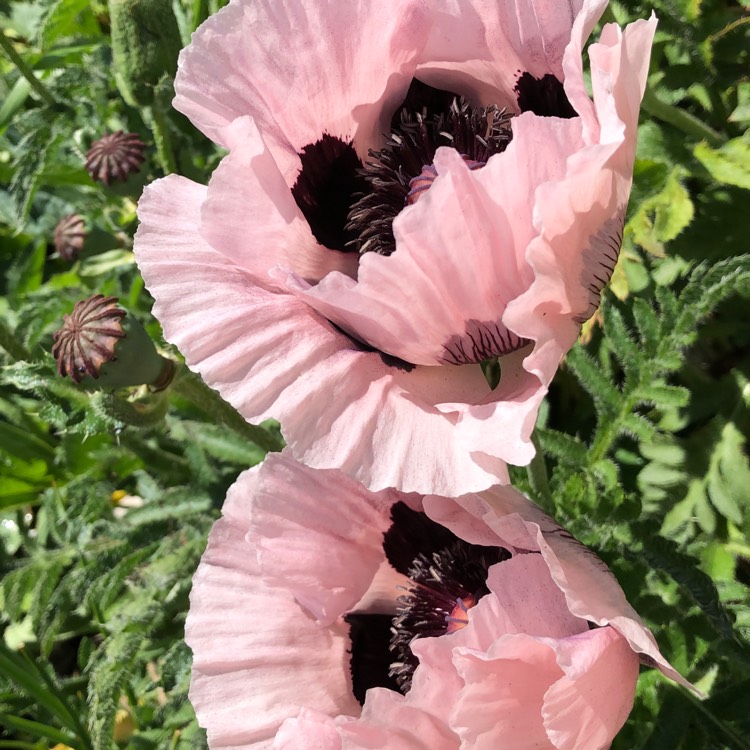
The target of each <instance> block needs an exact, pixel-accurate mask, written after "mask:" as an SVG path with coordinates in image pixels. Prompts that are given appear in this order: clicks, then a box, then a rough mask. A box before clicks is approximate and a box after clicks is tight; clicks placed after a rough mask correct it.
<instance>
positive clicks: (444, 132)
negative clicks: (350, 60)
mask: <svg viewBox="0 0 750 750" xmlns="http://www.w3.org/2000/svg"><path fill="white" fill-rule="evenodd" d="M510 117H511V116H510V114H509V113H507V112H505V111H504V110H500V109H498V108H497V107H495V106H494V105H493V106H490V107H478V108H473V107H471V106H470V105H469V104H468V103H467V102H466V101H465V100H464V99H463V98H461V99H459V98H454V99H453V100H452V103H451V104H450V106H449V108H448V110H447V111H444V112H440V113H434V112H433V113H430V112H428V111H427V109H426V108H424V109H423V110H422V112H421V113H416V114H415V113H414V112H412V111H411V110H410V109H409V108H407V107H404V108H403V109H402V110H401V112H400V114H399V116H398V118H395V117H394V120H396V121H397V122H396V124H395V126H394V127H393V129H392V132H391V134H390V135H389V136H388V138H387V139H386V144H385V146H384V147H383V148H382V149H381V150H380V151H370V157H371V160H370V161H368V162H367V163H366V164H365V166H364V167H363V168H362V169H361V170H360V172H359V174H360V176H361V177H362V178H363V179H364V180H365V181H366V182H367V184H368V186H369V188H370V189H369V191H367V192H365V193H364V194H363V195H362V196H361V197H360V198H359V199H358V200H357V201H356V202H355V203H354V204H353V205H352V207H351V208H350V210H349V215H348V223H347V225H346V230H347V233H349V234H350V235H351V236H353V237H354V238H355V239H353V240H351V241H350V243H349V244H350V245H351V246H352V247H353V249H356V250H357V251H358V252H360V253H366V252H376V253H380V254H381V255H390V254H391V253H392V252H393V251H394V250H395V249H396V241H395V239H394V236H393V226H392V225H393V220H394V219H395V218H396V216H397V215H398V213H399V212H400V211H401V210H403V208H404V206H405V205H406V198H407V196H408V194H409V183H410V182H411V180H413V179H414V178H415V177H418V176H419V175H420V174H421V172H422V169H423V167H425V166H429V165H430V164H432V162H433V159H434V157H435V152H436V151H437V149H438V148H440V147H441V146H452V147H453V148H455V149H456V150H457V151H458V152H459V153H460V154H461V155H462V156H464V157H466V158H467V159H470V160H471V161H475V162H480V163H485V162H486V161H487V160H488V159H489V158H490V156H492V155H493V154H497V153H500V152H501V151H503V150H504V149H505V148H506V146H507V145H508V143H509V142H510V138H511V130H510Z"/></svg>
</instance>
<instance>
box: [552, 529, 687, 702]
mask: <svg viewBox="0 0 750 750" xmlns="http://www.w3.org/2000/svg"><path fill="white" fill-rule="evenodd" d="M537 541H538V543H539V548H540V550H541V552H542V555H544V558H545V560H546V561H547V564H548V565H549V568H550V573H551V574H552V577H553V578H554V579H555V581H556V583H557V585H558V586H559V587H560V588H561V589H562V591H563V593H564V594H565V598H566V600H567V602H568V607H569V608H570V611H571V612H572V613H573V614H575V615H577V616H578V617H581V618H583V619H585V620H589V621H590V622H594V623H596V624H597V625H602V626H603V625H611V626H612V627H613V628H614V629H615V630H616V631H617V632H618V633H620V634H621V635H622V636H624V638H625V639H626V640H627V642H628V643H629V644H630V648H631V649H632V650H633V651H635V652H637V653H639V654H645V655H646V656H647V657H649V659H650V660H651V662H652V663H653V664H654V665H656V666H657V667H658V668H659V670H660V671H661V672H663V673H664V674H665V675H666V676H667V677H669V678H670V679H672V680H674V681H675V682H677V683H679V684H680V685H682V686H683V687H687V688H692V686H691V685H690V683H689V682H687V680H685V678H684V677H682V675H680V674H679V673H678V672H676V671H675V669H674V668H673V667H672V666H671V665H670V663H669V662H668V661H667V660H666V659H665V658H664V657H663V656H662V655H661V652H660V651H659V646H658V645H657V643H656V640H655V639H654V636H653V635H652V634H651V631H650V630H649V629H648V628H647V627H646V625H645V624H644V623H643V620H642V619H641V618H640V616H639V615H638V613H637V612H636V611H635V610H634V609H633V607H631V606H630V603H629V602H628V600H627V599H626V598H625V593H624V592H623V590H622V589H621V588H620V585H619V584H618V583H617V579H616V578H615V577H614V575H613V574H612V571H611V570H610V569H609V568H608V567H607V566H606V565H605V564H604V563H603V562H602V561H601V560H600V559H599V558H598V557H597V556H596V555H595V554H593V553H592V552H591V550H589V549H588V548H587V547H584V546H583V545H582V544H581V543H580V542H578V541H577V540H575V539H574V538H573V537H572V536H570V534H568V533H567V532H564V531H563V530H562V529H560V530H559V531H558V533H556V534H546V535H545V534H542V532H541V531H539V532H538V535H537Z"/></svg>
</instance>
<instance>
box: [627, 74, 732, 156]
mask: <svg viewBox="0 0 750 750" xmlns="http://www.w3.org/2000/svg"><path fill="white" fill-rule="evenodd" d="M642 107H643V109H644V110H645V111H646V112H648V113H649V114H650V115H653V116H654V117H656V118H657V119H659V120H662V121H663V122H666V123H669V124H670V125H673V126H674V127H676V128H678V129H679V130H681V131H682V132H683V133H686V134H687V135H692V136H695V137H696V138H699V139H701V140H706V141H708V142H709V143H710V144H711V145H712V146H714V147H719V146H721V145H722V144H723V143H724V142H725V141H726V138H725V137H724V136H723V135H722V134H721V133H718V132H717V131H715V130H714V129H713V128H712V127H709V126H708V125H706V123H705V122H702V121H701V120H699V119H698V118H697V117H695V116H694V115H691V114H690V112H687V111H685V110H684V109H680V108H679V107H675V106H674V105H673V104H667V103H666V102H663V101H662V100H661V99H659V97H658V96H657V95H656V94H655V93H654V92H653V90H652V89H651V88H650V87H648V86H646V91H645V92H644V93H643V102H642Z"/></svg>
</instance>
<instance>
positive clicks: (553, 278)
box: [135, 0, 656, 496]
mask: <svg viewBox="0 0 750 750" xmlns="http://www.w3.org/2000/svg"><path fill="white" fill-rule="evenodd" d="M604 5H605V3H604V2H603V0H575V1H573V0H571V2H569V3H567V2H563V3H562V4H557V5H551V4H546V5H545V4H541V5H540V4H539V3H536V2H533V1H532V0H522V1H520V2H519V1H518V0H512V1H511V0H501V1H500V2H487V0H465V1H464V2H458V3H456V2H450V1H449V0H391V1H390V2H389V3H387V10H384V8H383V7H381V4H379V3H372V2H369V0H350V1H349V2H345V3H344V2H319V0H301V2H295V3H292V2H282V1H281V0H252V1H251V0H233V2H232V3H231V4H230V5H229V6H228V7H227V8H225V9H224V10H222V11H221V12H219V13H218V14H216V15H215V16H213V17H212V18H211V19H209V20H208V21H207V22H206V24H205V25H204V26H202V27H201V29H199V30H198V31H197V32H196V34H195V35H194V37H193V41H192V43H191V44H190V46H189V47H188V48H187V49H186V50H185V51H184V52H183V53H182V55H181V58H180V70H179V73H178V75H177V79H176V83H175V89H176V91H177V97H176V99H175V105H176V106H177V108H178V109H180V110H181V111H183V112H185V113H186V114H187V115H188V117H190V118H191V119H192V120H193V122H194V123H195V124H196V125H197V126H198V127H199V128H201V129H202V130H203V132H205V133H206V134H207V135H208V136H209V137H211V138H213V139H214V140H215V141H216V142H217V143H219V144H221V145H222V146H224V147H226V148H227V149H228V151H229V153H228V155H227V156H226V157H225V158H224V159H223V161H222V162H221V164H220V165H219V167H218V169H217V170H216V171H215V172H214V174H213V176H212V177H211V180H210V183H209V185H208V187H203V186H200V185H197V184H195V183H193V182H191V181H189V180H187V179H184V178H181V177H178V176H170V177H168V178H166V179H164V180H160V181H158V182H156V183H154V184H153V185H152V186H151V187H150V188H148V189H147V190H146V191H145V193H144V195H143V198H142V199H141V201H140V204H139V211H138V213H139V218H140V220H141V227H140V229H139V231H138V234H137V236H136V241H135V253H136V257H137V260H138V264H139V267H140V269H141V271H142V273H143V276H144V279H145V281H146V285H147V287H148V289H149V290H150V292H151V293H152V294H153V296H154V298H155V301H156V303H155V306H154V313H155V314H156V316H157V317H158V318H159V319H160V320H161V322H162V324H163V327H164V332H165V335H166V337H167V338H168V339H169V340H170V341H171V342H173V343H175V344H176V345H177V346H178V347H179V348H180V350H181V351H182V352H183V354H184V355H185V358H186V360H187V362H188V364H189V366H190V367H192V368H194V369H196V370H198V371H199V372H200V373H201V375H202V376H203V377H204V379H205V380H206V382H207V383H208V384H209V385H211V386H213V387H215V388H217V389H218V390H219V391H220V392H221V394H222V395H223V396H224V397H225V398H226V399H227V400H228V401H229V402H230V403H232V404H233V405H234V406H235V407H236V408H237V409H238V410H239V411H240V412H241V413H242V414H243V415H244V416H245V417H246V418H247V419H250V420H253V421H259V420H262V419H266V418H268V417H273V418H276V419H278V420H279V421H280V422H281V425H282V431H283V434H284V437H285V438H286V440H287V444H288V446H289V450H290V451H291V452H292V453H293V455H294V456H295V457H296V458H297V459H299V460H301V461H304V462H305V463H306V464H308V465H310V466H313V467H315V468H337V469H340V470H342V471H344V472H345V473H347V474H349V475H350V476H352V477H354V478H356V479H358V480H359V481H361V482H362V483H363V484H365V485H366V486H367V487H368V488H369V489H372V490H380V489H383V488H386V487H396V488H398V489H399V490H401V491H408V492H411V491H416V492H435V493H439V494H442V495H447V496H454V495H459V494H463V493H466V492H470V491H478V490H483V489H486V488H487V487H489V486H491V485H494V484H497V483H498V482H500V483H505V482H507V481H508V473H507V464H508V463H512V464H517V465H523V464H526V463H527V462H528V461H529V460H530V459H531V457H532V456H533V452H534V449H533V446H532V444H531V440H530V435H531V432H532V430H533V427H534V423H535V419H536V413H537V410H538V407H539V404H540V403H541V400H542V399H543V397H544V394H545V392H546V390H547V387H548V385H549V383H550V381H551V379H552V377H553V376H554V373H555V371H556V369H557V367H558V365H559V362H560V359H561V357H562V356H563V355H564V353H565V352H566V351H567V350H568V349H569V348H570V346H571V345H572V344H573V342H574V341H575V339H576V336H577V334H578V331H579V327H580V323H581V322H582V321H584V320H586V319H587V318H588V317H589V316H590V314H591V313H592V312H593V310H594V309H595V308H596V306H597V304H598V299H599V294H600V291H601V289H602V287H603V285H604V284H605V283H606V282H607V280H608V278H609V276H610V274H611V272H612V269H613V267H614V263H615V261H616V259H617V253H618V252H619V245H620V240H621V232H622V224H623V220H624V214H625V207H626V204H627V200H628V195H629V192H630V185H631V179H632V165H633V158H634V153H635V135H636V127H637V120H638V104H639V102H640V99H641V96H642V92H643V87H644V85H645V78H646V73H647V69H648V59H649V51H650V45H651V39H652V36H653V33H654V28H655V24H656V21H655V19H651V20H649V21H639V22H637V23H634V24H631V25H630V26H628V27H627V28H626V29H624V30H621V29H620V28H618V27H617V26H615V25H608V26H605V28H604V30H603V32H602V35H601V39H600V41H599V42H598V43H596V44H593V45H592V46H591V47H590V48H589V60H590V63H591V79H590V80H591V86H592V91H593V99H591V98H589V96H588V94H587V92H586V88H585V85H584V77H583V63H582V54H583V46H584V42H585V40H586V38H587V36H588V34H589V33H590V31H591V29H592V28H593V26H594V24H595V23H596V20H597V18H598V17H599V15H600V14H601V12H602V9H603V7H604ZM498 358H499V359H500V368H499V369H500V378H499V383H497V384H496V386H495V387H494V388H492V387H490V385H489V384H488V382H487V380H486V379H485V377H484V375H483V372H482V364H483V363H485V362H486V361H488V360H495V359H498ZM493 385H495V384H494V383H493Z"/></svg>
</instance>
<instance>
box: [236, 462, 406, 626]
mask: <svg viewBox="0 0 750 750" xmlns="http://www.w3.org/2000/svg"><path fill="white" fill-rule="evenodd" d="M398 500H399V497H398V495H397V493H395V492H392V491H385V492H381V493H377V494H373V493H370V492H367V490H365V488H364V487H363V486H362V485H361V484H359V483H357V482H355V481H354V480H353V479H350V478H349V477H347V476H346V475H344V474H342V473H341V472H339V471H320V470H315V469H310V468H308V467H307V466H304V465H303V464H300V463H297V462H296V461H294V460H292V459H291V458H288V457H287V456H285V455H283V454H282V455H279V454H275V455H274V454H271V455H269V456H268V457H267V458H266V460H265V461H264V463H263V467H262V469H261V471H260V478H259V486H258V490H257V492H256V499H255V506H254V508H253V523H252V528H251V532H250V535H249V540H251V541H252V542H253V546H254V547H255V548H256V549H257V550H258V560H259V563H260V566H261V570H262V571H263V578H264V580H265V581H266V583H267V584H268V585H269V586H275V587H277V588H279V589H286V590H288V591H289V592H290V593H292V594H293V596H294V597H295V598H296V600H297V601H298V602H299V603H300V604H301V605H302V606H303V607H304V608H305V609H306V610H307V611H308V612H310V614H311V615H312V616H313V617H315V618H316V620H317V621H318V624H321V625H331V624H332V623H334V622H335V621H336V620H337V619H338V618H339V617H340V616H342V615H344V614H345V613H346V612H347V611H349V610H351V609H352V608H353V607H354V605H355V604H357V602H358V601H359V600H360V599H361V598H362V596H363V595H364V594H365V592H366V591H367V589H368V588H369V587H370V584H371V583H372V580H373V578H374V577H375V574H376V572H377V571H378V568H379V567H380V565H381V563H382V562H383V532H385V531H386V530H387V529H388V527H389V526H390V523H391V521H390V508H391V506H392V505H393V504H394V503H395V502H397V501H398ZM394 592H395V589H394ZM392 599H394V600H395V594H394V596H393V597H392Z"/></svg>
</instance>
